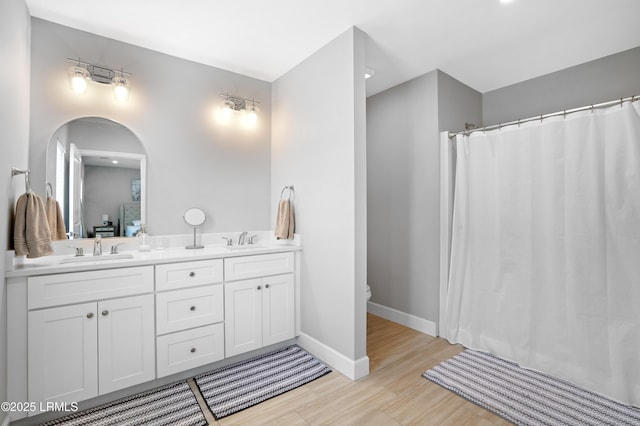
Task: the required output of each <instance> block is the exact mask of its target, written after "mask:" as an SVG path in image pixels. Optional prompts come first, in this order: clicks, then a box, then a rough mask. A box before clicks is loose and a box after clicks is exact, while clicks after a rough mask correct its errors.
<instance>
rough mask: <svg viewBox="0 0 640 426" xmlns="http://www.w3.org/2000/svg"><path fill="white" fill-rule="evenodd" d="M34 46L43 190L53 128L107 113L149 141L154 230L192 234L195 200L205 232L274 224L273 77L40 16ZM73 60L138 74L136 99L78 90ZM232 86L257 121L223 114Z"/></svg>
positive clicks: (37, 160) (33, 133)
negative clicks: (254, 108)
mask: <svg viewBox="0 0 640 426" xmlns="http://www.w3.org/2000/svg"><path fill="white" fill-rule="evenodd" d="M31 47H32V52H31V53H32V56H31V62H32V67H31V72H32V75H31V126H30V154H29V155H30V158H29V165H30V167H31V168H32V169H33V170H34V171H36V172H37V173H34V176H33V181H34V184H35V185H36V188H35V189H36V190H37V191H38V192H40V193H41V194H44V191H45V190H44V185H45V176H44V173H43V172H44V165H45V148H46V145H47V143H48V141H49V139H50V138H51V136H52V135H53V134H54V132H55V131H56V130H57V129H58V128H59V127H60V126H61V125H62V124H64V123H65V122H67V121H70V120H72V119H75V118H78V117H89V116H97V117H105V118H109V119H111V120H113V121H116V122H118V123H121V124H123V125H125V126H126V127H128V128H129V129H130V130H131V131H132V132H133V133H134V134H135V135H136V136H138V138H139V139H140V141H141V142H142V144H143V146H144V149H145V152H146V154H147V159H148V163H147V166H148V169H147V170H148V172H147V179H148V183H149V185H148V191H147V202H148V204H147V224H148V229H149V231H150V233H151V234H154V233H155V234H181V233H186V232H189V228H188V227H187V226H186V225H185V224H184V223H183V221H182V214H183V213H184V211H185V210H186V209H187V208H190V207H200V208H202V209H203V210H204V211H205V212H206V213H207V222H206V223H205V224H204V226H203V228H202V231H203V232H225V231H231V230H234V231H238V230H245V229H249V230H251V229H254V230H259V229H268V228H270V227H271V223H270V213H271V212H270V188H271V186H270V132H271V128H270V126H271V107H270V105H271V85H270V84H269V83H267V82H264V81H260V80H256V79H252V78H248V77H246V76H242V75H239V74H234V73H231V72H227V71H224V70H220V69H217V68H212V67H209V66H205V65H201V64H196V63H194V62H189V61H186V60H182V59H179V58H175V57H172V56H168V55H164V54H161V53H158V52H154V51H151V50H147V49H143V48H140V47H136V46H132V45H129V44H125V43H121V42H118V41H115V40H112V39H108V38H104V37H100V36H97V35H95V34H90V33H86V32H82V31H78V30H74V29H71V28H68V27H64V26H61V25H57V24H54V23H51V22H47V21H43V20H41V19H37V18H33V19H32V43H31ZM66 58H81V59H82V60H84V61H87V62H92V63H96V64H98V65H104V66H109V67H114V68H124V70H125V71H127V72H131V73H132V74H133V77H132V78H131V81H132V92H131V98H130V100H129V102H124V103H121V102H118V101H116V100H115V99H114V98H113V96H112V93H111V88H110V87H109V86H105V85H99V84H96V83H90V84H89V88H88V91H87V93H86V94H84V95H76V94H74V93H73V92H72V91H71V90H70V89H69V85H68V80H67V69H68V68H69V66H70V65H71V64H70V63H69V62H68V61H67V60H66ZM13 74H14V73H12V75H13ZM225 92H229V93H231V94H234V95H238V96H242V97H245V98H253V97H255V98H256V99H257V100H258V101H260V109H261V111H260V117H259V123H258V126H257V127H256V128H255V129H253V130H247V129H245V128H242V127H241V126H223V125H222V124H221V123H219V122H218V121H217V120H216V112H217V111H218V108H219V106H220V101H221V98H220V96H219V95H220V94H221V93H225Z"/></svg>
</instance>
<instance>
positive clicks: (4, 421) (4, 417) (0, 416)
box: [0, 412, 11, 426]
mask: <svg viewBox="0 0 640 426" xmlns="http://www.w3.org/2000/svg"><path fill="white" fill-rule="evenodd" d="M0 421H1V422H0V426H9V423H11V417H9V414H8V413H3V412H0Z"/></svg>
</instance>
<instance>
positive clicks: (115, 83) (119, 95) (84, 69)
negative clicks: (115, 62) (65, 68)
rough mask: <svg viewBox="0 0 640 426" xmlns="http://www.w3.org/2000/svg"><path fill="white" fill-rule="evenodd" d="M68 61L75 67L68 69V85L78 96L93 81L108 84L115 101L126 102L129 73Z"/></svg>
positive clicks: (77, 61)
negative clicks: (110, 86) (111, 88)
mask: <svg viewBox="0 0 640 426" xmlns="http://www.w3.org/2000/svg"><path fill="white" fill-rule="evenodd" d="M67 60H68V61H71V62H73V63H74V64H75V65H73V66H71V68H69V72H68V74H69V85H70V86H71V89H72V90H73V91H74V92H75V93H78V94H82V93H85V92H86V91H87V86H88V82H89V81H93V82H96V83H101V84H110V85H112V87H113V96H114V98H116V99H117V100H120V101H126V100H129V94H130V93H131V81H130V79H129V77H128V76H131V73H128V72H124V71H123V70H122V69H121V70H119V71H118V70H113V69H111V68H106V67H102V66H98V65H93V64H90V63H88V62H83V61H81V60H80V59H77V60H76V59H71V58H67Z"/></svg>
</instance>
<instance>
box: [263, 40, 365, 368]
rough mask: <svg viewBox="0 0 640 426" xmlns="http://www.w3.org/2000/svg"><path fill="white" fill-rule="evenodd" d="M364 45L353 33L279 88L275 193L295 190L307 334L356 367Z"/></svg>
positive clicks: (361, 314) (360, 343)
mask: <svg viewBox="0 0 640 426" xmlns="http://www.w3.org/2000/svg"><path fill="white" fill-rule="evenodd" d="M364 39H365V35H364V33H362V32H361V31H359V30H357V29H355V28H352V29H350V30H348V31H347V32H345V33H343V34H342V35H340V36H339V37H338V38H336V39H335V40H334V41H332V42H331V43H329V44H328V45H326V46H324V47H323V48H322V49H320V50H319V51H318V52H316V53H315V54H313V55H312V56H311V57H309V58H307V59H306V60H305V61H303V62H302V63H301V64H299V65H297V66H296V67H294V68H293V69H292V70H290V71H289V72H287V73H286V74H285V75H284V76H282V77H280V78H279V79H278V80H276V81H275V82H274V83H273V92H272V93H273V133H272V155H271V164H272V167H271V169H272V193H273V194H280V190H281V188H282V187H283V186H285V185H294V186H295V213H296V231H297V232H300V233H301V234H302V236H303V244H304V255H303V256H302V262H303V264H302V282H303V283H304V285H303V287H302V291H301V315H302V321H301V322H302V332H303V333H304V334H305V335H307V336H310V337H311V338H312V339H315V340H317V341H318V342H320V343H321V344H323V345H325V346H328V347H330V348H332V349H333V350H335V351H337V352H338V353H340V354H342V355H343V356H345V357H347V358H348V359H350V360H352V361H357V360H359V359H360V358H362V357H365V355H366V306H365V288H366V287H365V283H366V266H365V265H366V232H365V228H364V227H365V226H366V225H365V224H366V198H365V197H366V193H365V186H366V172H365V170H366V164H365V143H366V140H365V112H364V110H365V87H364V78H363V76H364V70H365V68H364V54H363V52H364ZM276 202H277V200H274V201H273V204H272V206H271V207H272V211H273V212H274V213H275V211H276ZM274 220H275V217H272V221H274ZM367 368H368V363H367Z"/></svg>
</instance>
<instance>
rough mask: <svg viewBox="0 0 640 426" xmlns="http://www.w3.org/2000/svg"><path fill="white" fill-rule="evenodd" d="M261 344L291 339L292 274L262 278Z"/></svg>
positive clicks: (292, 312) (292, 326)
mask: <svg viewBox="0 0 640 426" xmlns="http://www.w3.org/2000/svg"><path fill="white" fill-rule="evenodd" d="M262 283H263V288H264V290H263V293H262V344H263V346H267V345H271V344H274V343H278V342H281V341H283V340H287V339H291V338H293V336H294V333H295V328H294V306H293V303H294V297H293V291H294V290H293V288H294V287H293V274H286V275H276V276H273V277H267V278H263V279H262Z"/></svg>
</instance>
